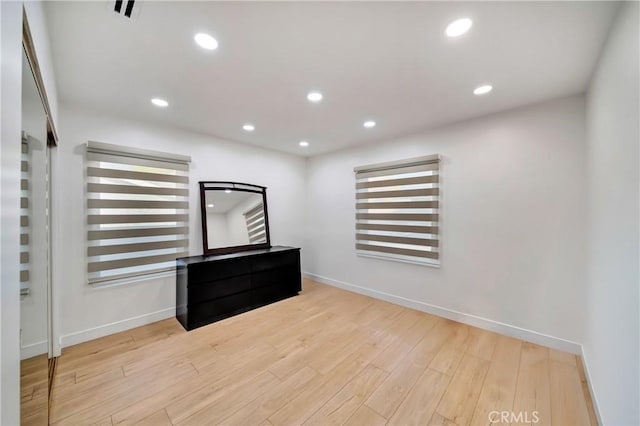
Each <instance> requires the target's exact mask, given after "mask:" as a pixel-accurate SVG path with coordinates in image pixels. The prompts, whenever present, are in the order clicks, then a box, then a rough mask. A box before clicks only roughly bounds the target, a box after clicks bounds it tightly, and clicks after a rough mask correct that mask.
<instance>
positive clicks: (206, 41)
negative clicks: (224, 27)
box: [193, 33, 218, 50]
mask: <svg viewBox="0 0 640 426" xmlns="http://www.w3.org/2000/svg"><path fill="white" fill-rule="evenodd" d="M193 39H194V40H195V41H196V43H198V46H200V47H202V48H203V49H207V50H215V49H217V48H218V41H217V40H216V39H215V38H213V37H211V36H210V35H209V34H205V33H198V34H196V35H195V36H194V37H193Z"/></svg>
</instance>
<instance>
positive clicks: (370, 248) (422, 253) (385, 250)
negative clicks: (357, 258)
mask: <svg viewBox="0 0 640 426" xmlns="http://www.w3.org/2000/svg"><path fill="white" fill-rule="evenodd" d="M356 249H357V250H364V251H373V252H382V253H392V254H401V255H405V256H413V257H424V258H428V259H438V257H439V256H438V252H432V251H421V250H410V249H402V248H397V247H384V246H373V245H369V244H356Z"/></svg>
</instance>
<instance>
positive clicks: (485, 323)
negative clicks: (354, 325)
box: [303, 272, 582, 355]
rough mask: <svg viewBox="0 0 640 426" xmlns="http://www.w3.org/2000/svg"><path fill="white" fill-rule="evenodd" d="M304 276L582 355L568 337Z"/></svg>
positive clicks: (351, 285) (309, 274)
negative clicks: (550, 334) (566, 338)
mask: <svg viewBox="0 0 640 426" xmlns="http://www.w3.org/2000/svg"><path fill="white" fill-rule="evenodd" d="M303 276H305V277H307V278H309V279H311V280H314V281H318V282H320V283H323V284H328V285H331V286H334V287H338V288H341V289H343V290H348V291H351V292H353V293H358V294H363V295H365V296H370V297H373V298H375V299H380V300H384V301H386V302H391V303H395V304H397V305H401V306H405V307H407V308H411V309H415V310H418V311H422V312H426V313H429V314H433V315H437V316H439V317H443V318H447V319H450V320H453V321H457V322H461V323H463V324H467V325H471V326H473V327H478V328H482V329H484V330H488V331H492V332H494V333H498V334H503V335H505V336H510V337H515V338H517V339H520V340H524V341H527V342H532V343H535V344H538V345H542V346H547V347H550V348H553V349H557V350H560V351H564V352H570V353H572V354H575V355H581V354H582V345H581V344H579V343H576V342H572V341H570V340H565V339H561V338H559V337H554V336H549V335H547V334H542V333H538V332H536V331H532V330H527V329H525V328H520V327H516V326H514V325H509V324H505V323H502V322H498V321H494V320H490V319H487V318H482V317H479V316H476V315H471V314H465V313H463V312H458V311H454V310H451V309H447V308H443V307H441V306H435V305H431V304H429V303H425V302H421V301H418V300H413V299H407V298H405V297H401V296H396V295H393V294H389V293H385V292H382V291H378V290H372V289H369V288H366V287H360V286H357V285H354V284H349V283H345V282H343V281H338V280H334V279H332V278H327V277H323V276H321V275H316V274H312V273H310V272H303Z"/></svg>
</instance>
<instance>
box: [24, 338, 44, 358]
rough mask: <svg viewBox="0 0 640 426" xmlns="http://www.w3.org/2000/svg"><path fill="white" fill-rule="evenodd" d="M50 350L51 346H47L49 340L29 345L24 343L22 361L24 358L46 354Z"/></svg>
mask: <svg viewBox="0 0 640 426" xmlns="http://www.w3.org/2000/svg"><path fill="white" fill-rule="evenodd" d="M48 352H49V348H48V347H47V341H46V340H44V341H42V342H36V343H31V344H29V345H24V346H22V347H21V348H20V361H22V360H23V359H29V358H33V357H34V356H37V355H42V354H46V353H48Z"/></svg>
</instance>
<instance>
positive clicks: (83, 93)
mask: <svg viewBox="0 0 640 426" xmlns="http://www.w3.org/2000/svg"><path fill="white" fill-rule="evenodd" d="M108 4H109V3H108V2H107V1H96V2H47V15H48V20H49V22H48V24H49V31H50V33H51V38H52V45H53V53H54V62H55V66H56V69H55V72H56V76H57V80H58V91H59V96H60V98H61V100H62V101H65V102H70V103H76V104H80V105H83V106H87V107H91V108H96V109H99V110H102V111H105V112H110V113H114V114H117V115H121V116H126V117H129V118H132V119H136V120H144V121H150V122H157V123H162V124H170V125H173V126H176V127H179V128H183V129H189V130H193V131H197V132H202V133H206V134H210V135H213V136H217V137H221V138H224V139H228V140H232V141H238V142H245V143H250V144H254V145H260V146H264V147H268V148H272V149H276V150H281V151H286V152H291V153H294V154H298V155H314V154H318V153H323V152H327V151H331V150H336V149H340V148H343V147H347V146H351V145H356V144H365V143H367V142H372V141H377V140H384V139H388V138H392V137H395V136H400V135H406V134H410V133H413V132H417V131H421V130H425V129H427V128H431V127H434V126H436V125H441V124H445V123H450V122H454V121H459V120H463V119H468V118H472V117H478V116H481V115H485V114H488V113H492V112H497V111H501V110H505V109H508V108H513V107H515V106H519V105H524V104H528V103H532V102H537V101H541V100H544V99H549V98H553V97H559V96H564V95H570V94H577V93H581V92H583V91H584V90H585V88H586V87H587V84H588V81H589V78H590V76H591V73H592V70H593V68H594V65H595V63H596V61H597V58H598V55H599V52H600V50H601V47H602V45H603V43H604V40H605V38H606V35H607V33H608V30H609V27H610V25H611V22H612V19H613V17H614V14H615V12H616V10H617V7H618V4H617V3H614V2H177V1H176V2H142V3H140V2H137V4H138V5H139V6H140V10H139V14H138V15H137V16H136V17H135V19H133V20H128V19H126V18H123V17H121V16H118V15H116V14H115V13H114V12H113V11H112V10H111V9H110V8H109V7H108ZM460 17H469V18H471V19H472V20H473V27H472V29H471V31H470V32H469V33H467V34H465V35H463V36H461V37H459V38H457V39H450V38H448V37H446V35H445V34H444V30H445V27H446V26H447V24H448V23H449V22H450V21H452V20H454V19H456V18H460ZM196 32H207V33H210V34H211V35H213V36H214V37H215V38H216V39H217V40H218V42H219V45H220V47H219V48H218V49H217V50H215V51H204V50H203V49H201V48H200V47H198V46H197V45H196V44H195V43H194V41H193V36H194V34H195V33H196ZM482 83H490V84H492V85H493V86H494V90H493V92H491V93H490V94H488V95H486V96H482V97H478V96H474V95H473V94H472V91H473V89H474V88H475V87H476V86H478V85H480V84H482ZM312 89H317V90H320V91H321V92H322V93H323V94H324V100H323V101H322V102H321V103H319V104H311V103H310V102H308V101H307V99H306V95H307V93H308V92H309V91H310V90H312ZM156 96H157V97H162V98H165V99H167V100H168V101H169V102H170V105H169V107H168V108H166V109H159V108H157V107H154V106H152V105H151V104H150V102H149V100H150V98H152V97H156ZM365 119H374V120H375V121H376V122H377V123H378V125H377V126H376V127H375V128H373V129H369V130H367V129H364V128H363V127H362V123H363V121H364V120H365ZM246 122H251V123H253V124H254V125H255V126H256V130H255V131H254V132H253V133H247V132H245V131H244V130H242V125H243V123H246ZM303 139H304V140H307V141H309V143H310V144H311V145H310V146H309V147H308V148H306V149H303V148H300V147H299V146H298V141H300V140H303Z"/></svg>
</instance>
